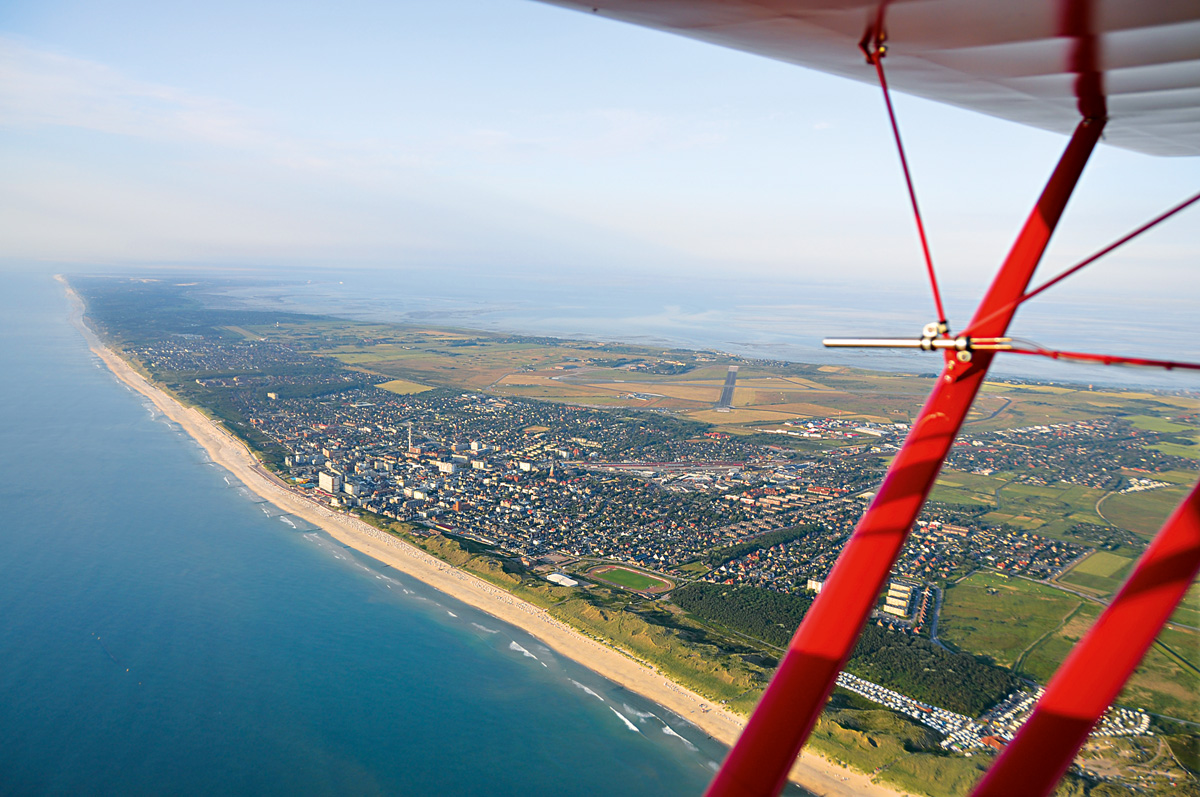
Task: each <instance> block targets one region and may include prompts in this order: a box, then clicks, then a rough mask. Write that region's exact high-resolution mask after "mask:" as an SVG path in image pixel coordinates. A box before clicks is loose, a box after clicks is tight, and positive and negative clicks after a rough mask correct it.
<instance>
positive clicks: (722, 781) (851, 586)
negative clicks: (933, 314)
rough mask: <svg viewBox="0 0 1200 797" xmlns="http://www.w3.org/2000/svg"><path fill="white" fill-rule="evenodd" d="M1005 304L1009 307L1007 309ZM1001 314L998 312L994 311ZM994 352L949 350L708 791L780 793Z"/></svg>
mask: <svg viewBox="0 0 1200 797" xmlns="http://www.w3.org/2000/svg"><path fill="white" fill-rule="evenodd" d="M1103 129H1104V121H1103V120H1100V119H1092V120H1089V119H1085V120H1084V121H1082V122H1080V124H1079V126H1078V127H1076V129H1075V133H1074V135H1073V136H1072V137H1071V141H1070V143H1069V144H1068V145H1067V149H1066V151H1065V152H1064V153H1063V156H1062V158H1061V159H1060V160H1059V163H1058V166H1057V167H1056V168H1055V170H1054V173H1053V174H1052V175H1051V177H1050V180H1049V182H1048V183H1047V185H1046V188H1045V190H1044V191H1043V192H1042V195H1041V197H1039V199H1038V202H1037V205H1036V206H1035V207H1034V209H1033V212H1032V213H1031V214H1030V216H1029V219H1028V220H1027V221H1026V222H1025V226H1024V227H1023V228H1022V229H1021V233H1020V235H1019V236H1018V237H1017V241H1016V243H1015V244H1014V245H1013V248H1012V251H1011V252H1009V255H1008V257H1007V258H1006V259H1005V261H1004V265H1003V266H1001V268H1000V271H999V273H998V274H997V275H996V279H995V281H994V282H993V283H992V286H991V288H990V289H989V290H988V292H987V295H986V296H985V297H984V299H983V301H982V302H981V303H980V305H979V308H978V310H976V312H975V319H976V321H973V322H972V327H973V328H974V326H975V324H976V323H978V324H979V326H978V328H977V329H976V334H977V335H978V336H980V337H1000V336H1002V335H1003V334H1004V332H1005V331H1006V330H1007V328H1008V324H1009V322H1010V321H1011V320H1012V316H1013V314H1014V313H1015V312H1016V307H1015V305H1012V302H1013V301H1014V300H1015V299H1017V298H1018V297H1020V296H1021V294H1022V293H1023V292H1024V291H1025V289H1026V288H1027V287H1028V285H1029V281H1030V279H1031V278H1032V276H1033V272H1034V269H1035V268H1037V264H1038V261H1039V260H1040V259H1041V257H1042V253H1043V252H1044V251H1045V249H1046V245H1047V244H1048V243H1049V241H1050V236H1051V234H1052V233H1053V231H1054V227H1055V225H1057V223H1058V220H1059V218H1060V217H1061V216H1062V212H1063V210H1064V208H1065V207H1066V204H1067V200H1068V199H1069V198H1070V196H1071V192H1072V190H1073V189H1074V187H1075V185H1076V183H1077V182H1078V180H1079V176H1080V174H1081V173H1082V172H1083V167H1084V165H1085V164H1086V163H1087V160H1088V156H1089V155H1090V154H1091V152H1092V150H1093V148H1094V147H1095V145H1096V142H1097V140H1098V139H1099V137H1100V133H1101V131H1102V130H1103ZM1006 305H1012V306H1011V307H1009V309H1007V310H1002V308H1005V306H1006ZM997 311H1001V312H997ZM993 356H994V353H993V352H986V351H981V352H976V353H975V357H974V359H973V360H972V361H971V362H969V363H960V362H958V361H957V360H955V359H954V358H953V354H949V355H948V356H947V361H946V367H945V369H944V370H943V372H942V375H941V376H940V377H939V378H938V381H937V384H936V385H935V387H934V389H933V392H932V393H931V394H930V396H929V399H928V400H927V401H926V403H925V406H924V407H923V408H922V409H921V412H920V414H919V415H918V416H917V420H916V421H915V422H914V423H913V427H912V430H911V432H910V433H909V435H908V438H907V439H906V440H905V441H904V447H903V448H902V449H901V451H900V453H899V454H898V455H897V457H896V459H895V460H894V461H893V463H892V465H891V467H890V468H889V469H888V473H887V476H886V478H885V479H884V482H883V485H882V486H881V487H880V488H879V492H878V493H877V494H876V496H875V499H874V500H873V501H872V502H871V506H870V507H869V508H868V509H867V512H866V514H865V515H863V518H862V520H860V521H859V523H858V527H857V528H855V530H854V534H853V535H851V537H850V539H849V540H848V541H847V542H846V546H845V548H843V550H842V553H841V555H840V556H839V557H838V561H837V563H836V564H835V565H834V568H833V571H832V572H831V573H830V575H829V578H828V579H826V582H825V586H824V587H823V588H822V590H821V593H820V594H819V595H818V596H817V599H816V601H815V602H814V603H813V605H812V608H810V609H809V611H808V614H807V615H806V616H805V618H804V622H803V623H801V625H800V628H799V629H798V630H797V631H796V634H795V636H794V637H792V641H791V643H790V644H789V646H788V650H787V652H786V653H785V654H784V657H783V659H782V661H780V663H779V669H778V670H776V672H775V676H774V677H773V678H772V679H771V683H770V685H769V686H768V687H767V691H766V692H765V693H764V694H763V697H762V700H761V701H760V702H759V704H758V706H757V708H755V710H754V713H753V714H752V715H751V717H750V721H749V722H748V723H747V724H746V728H745V729H744V730H743V731H742V735H741V737H740V738H739V739H738V741H737V743H736V744H735V745H734V747H733V749H732V750H730V752H729V756H728V757H727V758H726V759H725V763H724V764H723V765H722V766H721V769H720V771H719V772H718V773H717V775H716V777H715V778H714V779H713V782H712V784H711V785H710V786H709V788H708V791H707V794H708V795H713V796H714V797H718V796H719V797H726V796H727V795H755V797H758V796H759V795H766V794H778V793H779V792H780V790H782V788H783V786H784V783H786V781H787V773H788V770H789V769H790V768H791V766H792V763H793V762H794V761H795V759H796V755H797V754H798V753H799V752H800V747H801V746H802V745H803V744H804V741H805V739H807V738H808V735H809V733H810V732H811V731H812V728H813V726H814V725H815V724H816V722H817V717H818V716H819V715H820V713H821V710H822V709H823V708H824V707H825V701H826V700H827V699H828V697H829V693H830V692H831V691H832V690H833V686H834V680H835V679H836V678H837V674H838V672H840V671H841V669H842V666H843V665H844V664H845V663H846V660H847V659H848V658H849V657H850V653H851V651H852V650H853V648H854V644H855V642H856V641H857V639H858V635H859V633H860V632H861V631H862V627H863V625H864V623H865V622H866V619H867V616H868V614H869V613H870V611H871V609H872V607H873V606H874V605H875V601H876V599H877V598H878V596H879V593H880V590H881V589H882V587H883V582H884V580H885V579H886V578H887V575H888V572H889V571H890V570H891V567H892V565H893V564H894V563H895V561H896V558H897V556H899V554H900V548H901V547H902V546H903V545H904V541H905V540H906V539H907V538H908V532H909V529H911V528H912V525H913V523H914V521H916V518H917V513H918V512H920V510H921V506H922V505H923V504H924V503H925V497H926V496H927V495H928V494H929V491H930V489H932V487H933V483H934V480H935V479H936V478H937V475H938V472H939V471H940V470H941V467H942V462H943V461H944V460H945V458H946V454H947V452H948V451H949V450H950V446H951V445H952V444H953V442H954V437H955V435H956V434H957V433H958V430H959V428H960V427H961V426H962V423H963V420H965V418H966V416H967V412H968V411H969V410H970V408H971V404H972V402H973V401H974V399H975V395H976V393H977V392H978V391H979V388H980V386H981V385H982V384H983V380H984V377H985V376H986V375H987V370H988V366H989V365H990V364H991V359H992V357H993Z"/></svg>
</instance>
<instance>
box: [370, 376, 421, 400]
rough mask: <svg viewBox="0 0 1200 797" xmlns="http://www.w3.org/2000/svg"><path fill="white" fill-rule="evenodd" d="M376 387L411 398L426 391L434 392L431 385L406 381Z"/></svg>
mask: <svg viewBox="0 0 1200 797" xmlns="http://www.w3.org/2000/svg"><path fill="white" fill-rule="evenodd" d="M375 387H378V388H382V389H383V390H386V391H388V392H389V393H396V394H398V395H401V396H411V395H413V394H414V393H424V392H425V391H426V390H433V388H431V387H430V386H429V385H422V384H418V383H417V382H409V381H406V380H404V379H393V380H391V381H390V382H384V383H383V384H380V385H376V386H375Z"/></svg>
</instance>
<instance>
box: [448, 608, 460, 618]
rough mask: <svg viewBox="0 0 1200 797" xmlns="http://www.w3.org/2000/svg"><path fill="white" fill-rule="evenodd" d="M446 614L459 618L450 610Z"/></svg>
mask: <svg viewBox="0 0 1200 797" xmlns="http://www.w3.org/2000/svg"><path fill="white" fill-rule="evenodd" d="M446 614H448V615H450V616H451V617H458V615H457V614H455V613H454V612H452V611H450V610H449V609H447V610H446Z"/></svg>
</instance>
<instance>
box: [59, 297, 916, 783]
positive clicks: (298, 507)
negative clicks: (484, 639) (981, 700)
mask: <svg viewBox="0 0 1200 797" xmlns="http://www.w3.org/2000/svg"><path fill="white" fill-rule="evenodd" d="M55 278H56V279H57V280H58V281H59V282H61V283H62V284H63V285H64V287H65V288H66V291H67V294H68V296H69V298H70V299H71V302H72V304H73V308H72V313H71V318H72V322H73V323H74V324H75V325H76V326H77V327H78V328H79V330H80V332H81V333H82V334H83V336H84V338H85V339H86V341H87V344H88V347H89V348H90V349H91V350H92V352H93V353H95V354H96V356H97V357H99V358H100V359H101V360H102V361H103V362H104V363H105V365H107V366H108V368H109V369H110V370H111V371H112V373H113V374H114V375H115V376H116V377H117V378H118V379H119V380H120V381H122V382H124V383H125V384H126V385H128V386H129V387H131V388H132V389H134V390H136V391H137V392H139V393H141V394H142V395H144V396H146V398H148V399H149V400H150V401H151V402H152V403H153V404H154V406H155V407H157V408H158V409H159V410H160V411H161V412H162V413H163V414H164V415H166V416H167V417H168V418H170V419H171V420H173V421H175V422H176V423H178V424H179V425H180V426H181V427H182V428H183V429H184V430H185V431H186V432H187V433H188V434H189V435H191V437H192V438H193V439H195V440H196V442H198V443H199V444H200V445H201V446H202V447H203V448H204V450H205V451H206V452H207V453H208V455H209V457H211V458H212V460H213V462H215V463H217V464H218V465H220V466H222V467H223V468H225V469H226V470H228V471H229V472H230V473H231V474H232V475H233V476H235V477H236V478H237V479H238V480H239V481H241V482H242V483H243V484H244V485H245V486H246V487H247V488H248V489H249V490H251V491H252V492H254V493H255V494H257V495H258V496H260V497H261V498H263V499H264V500H266V501H269V502H271V503H272V504H274V505H275V506H276V507H278V508H279V509H281V510H282V511H284V512H288V513H290V514H293V515H296V516H298V517H301V518H303V519H304V520H306V521H308V522H309V523H312V524H313V525H314V526H317V527H319V528H321V529H322V530H324V531H325V532H327V533H328V534H329V535H330V536H332V537H333V538H334V539H336V540H338V541H340V542H342V543H344V544H345V545H348V546H350V547H351V548H354V549H355V550H358V551H361V552H362V553H364V554H367V555H368V556H370V557H372V558H374V559H377V560H378V561H380V562H383V563H384V564H387V565H390V566H391V567H394V568H395V569H396V570H399V571H401V572H403V573H405V574H407V575H409V576H411V577H413V578H416V579H418V580H420V581H423V582H424V583H426V584H428V585H429V586H431V587H433V588H434V589H437V590H439V591H441V592H444V593H446V594H447V595H450V596H452V597H454V598H456V599H458V600H460V601H462V602H463V603H466V604H468V605H470V606H473V607H474V608H477V609H480V610H481V611H484V612H487V613H488V614H490V615H492V616H493V617H496V618H498V619H500V620H503V621H504V622H507V623H510V624H511V625H514V626H516V627H517V628H520V629H521V630H523V631H525V632H527V633H529V634H531V635H532V636H534V637H536V638H537V639H539V640H540V641H542V642H543V643H544V644H546V645H547V646H548V647H550V648H551V649H553V650H555V651H556V652H558V653H560V654H561V655H563V656H566V657H568V658H570V659H573V660H574V661H576V662H578V663H580V664H582V665H583V666H585V667H587V668H588V669H590V670H592V671H593V672H596V673H598V674H600V675H602V676H604V677H605V678H608V679H609V680H611V681H613V682H615V683H618V684H620V685H621V686H623V687H625V688H626V689H629V690H631V691H634V692H637V693H638V694H639V695H642V696H643V697H645V698H647V699H649V700H652V701H653V702H655V703H658V704H659V705H661V706H664V707H665V708H668V709H670V710H671V711H673V712H675V713H676V714H678V715H680V716H681V717H684V718H685V719H687V720H688V721H689V722H691V723H692V724H694V725H695V726H696V727H698V728H700V730H702V731H703V732H705V733H707V734H708V735H709V736H711V737H713V738H714V739H716V740H718V741H720V742H722V743H724V744H725V745H732V744H733V743H734V741H735V740H736V739H737V736H738V734H739V733H740V731H741V729H742V726H743V725H744V724H745V720H744V719H743V718H741V717H739V716H737V715H735V714H733V713H731V712H729V711H727V710H725V709H724V708H722V707H721V706H719V705H717V704H714V703H712V702H711V701H709V700H707V699H705V698H703V697H701V696H700V695H697V694H696V693H694V692H692V691H690V690H688V689H686V688H684V687H682V686H680V685H678V684H675V683H673V682H671V681H670V680H669V679H667V678H666V677H664V676H663V675H662V673H660V672H657V671H656V670H654V669H653V668H651V667H649V666H647V665H645V664H642V663H641V662H638V661H635V660H633V659H632V658H630V657H629V656H628V655H626V654H625V653H623V652H621V651H619V650H617V649H616V648H613V647H611V646H609V645H606V644H603V643H601V642H599V641H597V640H594V639H592V638H590V637H587V636H584V635H583V634H581V633H579V632H578V631H576V630H575V629H573V628H571V627H570V626H568V625H566V624H565V623H563V622H561V621H559V620H557V619H555V618H554V617H552V616H551V615H550V614H549V613H547V612H546V611H545V610H544V609H542V608H540V607H537V606H534V605H532V604H530V603H526V602H525V601H522V600H520V599H518V598H516V597H514V596H513V595H511V594H510V593H508V592H506V591H504V590H502V589H500V588H498V587H495V586H493V585H492V584H489V583H488V582H486V581H483V580H482V579H479V578H476V577H475V576H473V575H471V574H469V573H466V572H464V571H462V570H459V569H457V568H455V567H452V566H451V565H449V564H447V563H445V562H443V561H441V560H440V559H437V558H435V557H433V556H431V555H429V554H427V553H425V552H424V551H422V550H419V549H417V548H415V547H413V546H411V545H409V544H408V543H406V542H404V541H403V540H400V539H398V538H396V537H394V536H392V535H390V534H387V533H385V532H383V531H380V530H379V529H376V528H375V527H373V526H370V525H368V524H367V523H364V522H363V521H361V520H358V519H356V518H352V517H349V516H347V515H345V514H342V513H340V512H335V511H333V510H332V509H330V508H329V507H326V506H323V505H321V504H318V503H316V502H314V501H311V500H309V499H308V498H306V497H303V496H301V495H298V494H297V493H295V492H293V491H292V490H291V489H289V488H288V487H286V486H285V485H284V484H283V483H281V482H280V481H278V479H277V478H276V477H275V476H274V475H272V474H271V473H270V472H268V471H266V470H265V469H264V468H263V467H262V465H261V464H260V463H259V462H258V460H257V459H256V458H255V457H254V455H253V454H252V453H251V452H250V450H249V449H248V448H247V447H246V445H245V444H243V443H242V442H241V441H239V440H237V439H236V438H234V437H233V436H232V435H231V434H229V433H228V432H227V431H225V430H224V429H223V428H221V426H220V425H219V424H217V423H215V422H213V421H212V420H211V419H209V418H208V417H206V416H205V415H203V414H202V413H201V412H200V411H199V410H196V409H195V408H192V407H186V406H184V405H183V404H181V403H179V402H178V401H176V400H175V399H174V398H173V397H171V396H170V395H168V394H167V393H165V392H164V391H162V390H161V389H159V388H158V387H156V386H155V385H153V384H151V383H150V382H149V381H147V380H146V379H145V378H144V377H143V376H142V375H141V374H139V373H138V372H137V371H136V370H134V369H133V368H132V367H131V366H130V365H129V363H127V362H126V361H125V360H123V359H122V358H121V357H120V356H118V355H117V354H116V353H115V352H113V351H112V350H110V349H108V348H107V347H106V346H104V344H103V343H102V342H101V341H100V339H99V338H98V337H97V336H96V335H95V334H94V333H93V332H92V330H91V329H89V328H88V327H87V325H86V324H85V323H83V300H82V299H81V297H79V295H78V294H77V293H76V292H75V291H74V290H73V289H72V288H71V287H70V285H68V284H67V282H66V280H65V279H63V278H62V277H61V276H56V277H55ZM790 777H791V779H792V781H794V782H795V783H797V784H799V785H801V786H803V787H804V788H806V789H808V790H809V791H811V792H813V793H815V794H818V795H821V796H822V797H851V796H852V795H867V796H868V797H901V795H903V794H905V793H904V792H900V791H897V790H895V789H893V788H891V787H889V786H885V785H881V784H878V783H874V782H872V781H871V779H870V777H869V776H867V775H866V774H863V773H860V772H857V771H855V770H852V769H847V768H844V767H840V766H838V765H836V764H833V763H831V762H830V761H828V760H826V759H825V758H823V757H821V756H820V755H817V754H816V753H813V752H810V751H807V750H805V751H802V752H801V754H800V758H799V759H798V760H797V762H796V764H795V766H794V767H793V768H792V771H791V773H790Z"/></svg>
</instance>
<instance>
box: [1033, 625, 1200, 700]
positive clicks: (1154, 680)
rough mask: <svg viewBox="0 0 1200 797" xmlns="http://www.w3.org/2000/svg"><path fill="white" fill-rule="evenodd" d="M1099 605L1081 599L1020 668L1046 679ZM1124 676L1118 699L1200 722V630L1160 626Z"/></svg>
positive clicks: (1085, 626) (1080, 634)
mask: <svg viewBox="0 0 1200 797" xmlns="http://www.w3.org/2000/svg"><path fill="white" fill-rule="evenodd" d="M1101 608H1102V607H1100V606H1098V605H1096V604H1094V603H1085V604H1084V605H1082V606H1081V607H1080V608H1079V610H1078V611H1077V612H1075V613H1074V615H1073V616H1072V617H1071V618H1070V620H1069V621H1068V622H1066V623H1065V624H1063V626H1062V627H1061V628H1057V629H1054V630H1053V632H1052V633H1050V634H1049V635H1048V636H1047V637H1046V638H1045V639H1044V640H1042V641H1041V642H1039V643H1038V644H1037V645H1036V646H1035V647H1034V648H1033V650H1031V651H1030V652H1029V654H1028V656H1026V658H1025V660H1024V662H1023V663H1022V669H1023V671H1024V672H1025V673H1026V674H1028V675H1029V676H1030V677H1032V678H1034V679H1036V680H1037V681H1039V682H1041V683H1045V682H1046V681H1047V680H1049V678H1050V676H1051V675H1053V674H1054V671H1055V669H1057V668H1058V665H1059V664H1061V663H1062V660H1063V659H1064V658H1066V656H1067V654H1068V653H1069V652H1070V651H1071V647H1072V646H1073V645H1074V644H1075V643H1076V642H1077V641H1079V639H1080V638H1081V637H1082V636H1083V635H1084V634H1085V633H1086V632H1087V630H1088V628H1090V627H1091V626H1092V624H1093V623H1094V622H1095V620H1096V618H1097V617H1098V616H1099V615H1100V611H1101ZM1158 639H1159V643H1156V644H1155V645H1154V646H1153V647H1151V648H1150V651H1149V652H1148V653H1147V654H1146V657H1145V658H1144V659H1143V660H1142V664H1141V666H1139V667H1138V669H1137V672H1135V673H1134V675H1133V677H1132V678H1131V679H1130V680H1129V683H1128V684H1127V685H1126V687H1125V691H1124V692H1122V693H1121V696H1120V698H1118V700H1117V703H1118V704H1120V705H1124V706H1132V707H1134V708H1144V709H1146V710H1147V711H1153V712H1155V713H1160V714H1166V715H1167V716H1171V717H1178V718H1180V719H1185V720H1190V721H1192V722H1196V721H1200V672H1198V671H1197V670H1196V669H1195V667H1196V666H1197V665H1200V634H1198V633H1197V632H1195V631H1188V630H1183V629H1179V630H1173V629H1165V630H1163V631H1162V632H1161V633H1160V634H1159V635H1158Z"/></svg>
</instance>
